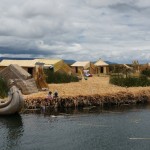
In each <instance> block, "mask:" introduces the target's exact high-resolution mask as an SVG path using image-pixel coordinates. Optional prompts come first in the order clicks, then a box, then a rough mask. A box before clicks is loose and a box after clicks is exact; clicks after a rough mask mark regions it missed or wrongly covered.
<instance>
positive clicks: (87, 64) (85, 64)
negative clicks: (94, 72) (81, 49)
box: [71, 61, 90, 69]
mask: <svg viewBox="0 0 150 150" xmlns="http://www.w3.org/2000/svg"><path fill="white" fill-rule="evenodd" d="M71 66H72V67H83V68H84V69H86V68H88V67H90V61H77V62H75V63H74V64H72V65H71Z"/></svg>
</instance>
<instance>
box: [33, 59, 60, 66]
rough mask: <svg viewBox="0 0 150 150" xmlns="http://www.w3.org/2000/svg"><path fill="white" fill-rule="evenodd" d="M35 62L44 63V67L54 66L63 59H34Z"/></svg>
mask: <svg viewBox="0 0 150 150" xmlns="http://www.w3.org/2000/svg"><path fill="white" fill-rule="evenodd" d="M34 61H36V62H41V63H44V65H54V64H56V63H58V62H59V61H62V60H61V59H34Z"/></svg>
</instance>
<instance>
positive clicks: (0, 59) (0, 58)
mask: <svg viewBox="0 0 150 150" xmlns="http://www.w3.org/2000/svg"><path fill="white" fill-rule="evenodd" d="M3 59H11V60H32V59H35V58H10V57H0V61H2V60H3Z"/></svg>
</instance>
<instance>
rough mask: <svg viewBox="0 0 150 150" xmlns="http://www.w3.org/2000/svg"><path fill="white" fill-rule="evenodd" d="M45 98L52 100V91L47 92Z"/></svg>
mask: <svg viewBox="0 0 150 150" xmlns="http://www.w3.org/2000/svg"><path fill="white" fill-rule="evenodd" d="M47 99H48V100H52V99H53V96H52V92H51V91H49V92H48V95H47Z"/></svg>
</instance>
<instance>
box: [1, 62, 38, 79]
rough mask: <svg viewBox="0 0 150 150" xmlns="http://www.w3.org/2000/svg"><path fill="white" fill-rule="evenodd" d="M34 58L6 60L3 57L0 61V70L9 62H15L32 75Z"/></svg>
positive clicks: (33, 72) (9, 63)
mask: <svg viewBox="0 0 150 150" xmlns="http://www.w3.org/2000/svg"><path fill="white" fill-rule="evenodd" d="M35 63H36V61H35V60H7V59H4V60H2V61H1V62H0V70H2V69H4V68H6V67H8V66H9V65H11V64H17V65H18V66H20V67H22V68H23V69H24V70H26V71H27V72H28V73H29V74H30V75H31V76H32V77H34V74H35Z"/></svg>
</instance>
